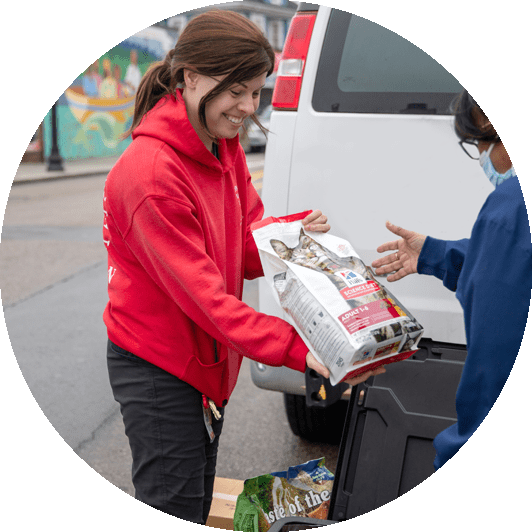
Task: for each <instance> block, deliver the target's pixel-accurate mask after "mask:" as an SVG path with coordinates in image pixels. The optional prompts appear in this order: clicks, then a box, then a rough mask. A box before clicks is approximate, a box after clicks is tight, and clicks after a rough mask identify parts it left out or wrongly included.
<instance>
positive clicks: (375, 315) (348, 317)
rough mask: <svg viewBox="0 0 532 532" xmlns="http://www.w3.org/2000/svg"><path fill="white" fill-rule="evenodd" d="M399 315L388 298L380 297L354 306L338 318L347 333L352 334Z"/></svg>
mask: <svg viewBox="0 0 532 532" xmlns="http://www.w3.org/2000/svg"><path fill="white" fill-rule="evenodd" d="M399 317H400V314H399V312H397V310H396V309H395V307H394V306H393V305H392V303H391V302H390V301H389V300H388V299H380V300H379V301H372V302H371V303H367V304H366V305H361V306H360V307H358V308H354V309H352V310H350V311H349V312H346V313H344V314H342V315H341V316H338V319H339V320H340V323H341V324H342V325H343V326H344V327H345V328H346V329H347V332H348V333H349V334H354V333H356V332H357V331H360V330H361V329H365V328H366V327H372V326H373V325H377V324H379V323H382V322H383V321H388V320H391V319H393V318H399Z"/></svg>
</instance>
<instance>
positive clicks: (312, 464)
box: [233, 458, 334, 532]
mask: <svg viewBox="0 0 532 532" xmlns="http://www.w3.org/2000/svg"><path fill="white" fill-rule="evenodd" d="M333 482H334V475H333V474H332V473H331V472H330V471H329V470H328V469H327V468H326V467H325V459H324V458H319V459H317V460H310V461H308V462H306V463H304V464H301V465H298V466H293V467H290V468H288V471H279V472H277V473H271V474H268V475H261V476H258V477H254V478H250V479H248V480H246V481H245V482H244V489H243V490H242V493H241V494H240V495H239V496H238V498H237V501H236V508H235V514H234V517H233V528H234V530H239V531H241V532H266V531H267V530H268V529H269V528H270V527H271V526H272V525H273V523H275V521H277V520H278V519H282V518H283V517H289V516H298V517H311V518H314V519H327V514H328V512H329V504H330V498H331V492H332V487H333Z"/></svg>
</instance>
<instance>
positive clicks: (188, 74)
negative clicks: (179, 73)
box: [183, 68, 199, 89]
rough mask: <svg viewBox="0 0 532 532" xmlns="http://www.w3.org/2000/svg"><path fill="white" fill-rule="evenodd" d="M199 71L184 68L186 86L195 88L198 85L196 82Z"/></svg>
mask: <svg viewBox="0 0 532 532" xmlns="http://www.w3.org/2000/svg"><path fill="white" fill-rule="evenodd" d="M198 77H199V75H198V73H197V72H194V71H193V70H189V69H188V68H184V69H183V78H184V80H185V86H186V87H187V88H188V89H194V88H195V87H196V84H197V82H198Z"/></svg>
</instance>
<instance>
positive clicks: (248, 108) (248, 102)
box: [238, 95, 256, 115]
mask: <svg viewBox="0 0 532 532" xmlns="http://www.w3.org/2000/svg"><path fill="white" fill-rule="evenodd" d="M238 108H239V110H240V111H243V112H245V113H246V114H247V115H252V114H253V113H254V112H255V111H256V109H255V102H254V100H253V96H251V95H250V96H246V97H244V98H242V100H240V102H239V105H238Z"/></svg>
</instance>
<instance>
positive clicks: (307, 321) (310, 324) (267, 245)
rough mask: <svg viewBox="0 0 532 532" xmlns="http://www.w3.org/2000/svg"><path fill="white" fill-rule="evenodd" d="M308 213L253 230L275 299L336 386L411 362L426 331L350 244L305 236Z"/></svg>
mask: <svg viewBox="0 0 532 532" xmlns="http://www.w3.org/2000/svg"><path fill="white" fill-rule="evenodd" d="M309 213H310V211H308V212H303V213H299V214H295V215H291V216H286V217H283V218H273V217H270V218H266V219H264V220H262V221H261V222H258V223H256V224H254V226H252V231H253V237H254V239H255V242H256V244H257V247H258V249H259V253H260V257H261V262H262V267H263V270H264V276H265V278H266V280H267V282H268V283H269V285H270V286H271V288H272V291H273V294H274V297H275V299H276V301H277V302H278V303H279V305H280V306H281V308H282V309H283V310H284V311H285V316H286V320H287V321H288V322H289V323H291V324H292V325H293V326H294V327H295V328H296V330H297V331H298V333H299V335H300V336H301V338H302V339H303V340H304V341H305V343H306V345H307V347H308V348H309V350H310V351H311V352H312V353H313V354H314V356H315V357H316V358H317V359H318V360H319V361H320V362H321V363H322V364H323V365H324V366H326V367H327V368H328V369H329V371H330V381H331V384H332V385H333V386H334V385H336V384H338V383H339V382H341V381H343V380H346V379H349V378H352V377H355V376H356V375H359V374H361V373H364V372H366V371H368V370H370V369H374V368H375V367H377V366H380V365H383V364H389V363H391V362H395V361H397V360H403V359H405V358H407V357H409V356H411V355H412V353H414V352H415V351H416V350H417V344H418V342H419V340H420V339H421V336H422V334H423V328H422V326H421V325H420V324H419V323H418V322H417V320H416V319H415V318H414V317H413V316H412V314H410V312H408V310H407V309H406V308H405V307H404V306H403V305H402V304H401V303H400V302H399V301H398V300H397V298H395V297H394V296H393V295H392V294H391V293H390V291H389V290H387V289H386V288H384V286H382V285H381V284H380V283H379V282H378V281H377V280H376V278H375V277H374V275H373V273H372V271H371V269H369V268H367V267H366V266H365V264H364V263H363V262H362V260H361V259H360V257H359V256H358V255H357V253H356V252H355V250H354V249H353V247H352V246H351V244H350V243H349V242H347V241H346V240H343V239H341V238H338V237H336V236H333V235H330V234H328V233H310V234H308V233H306V232H305V231H304V229H303V226H302V224H301V220H302V219H303V218H304V217H305V216H306V215H308V214H309Z"/></svg>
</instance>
